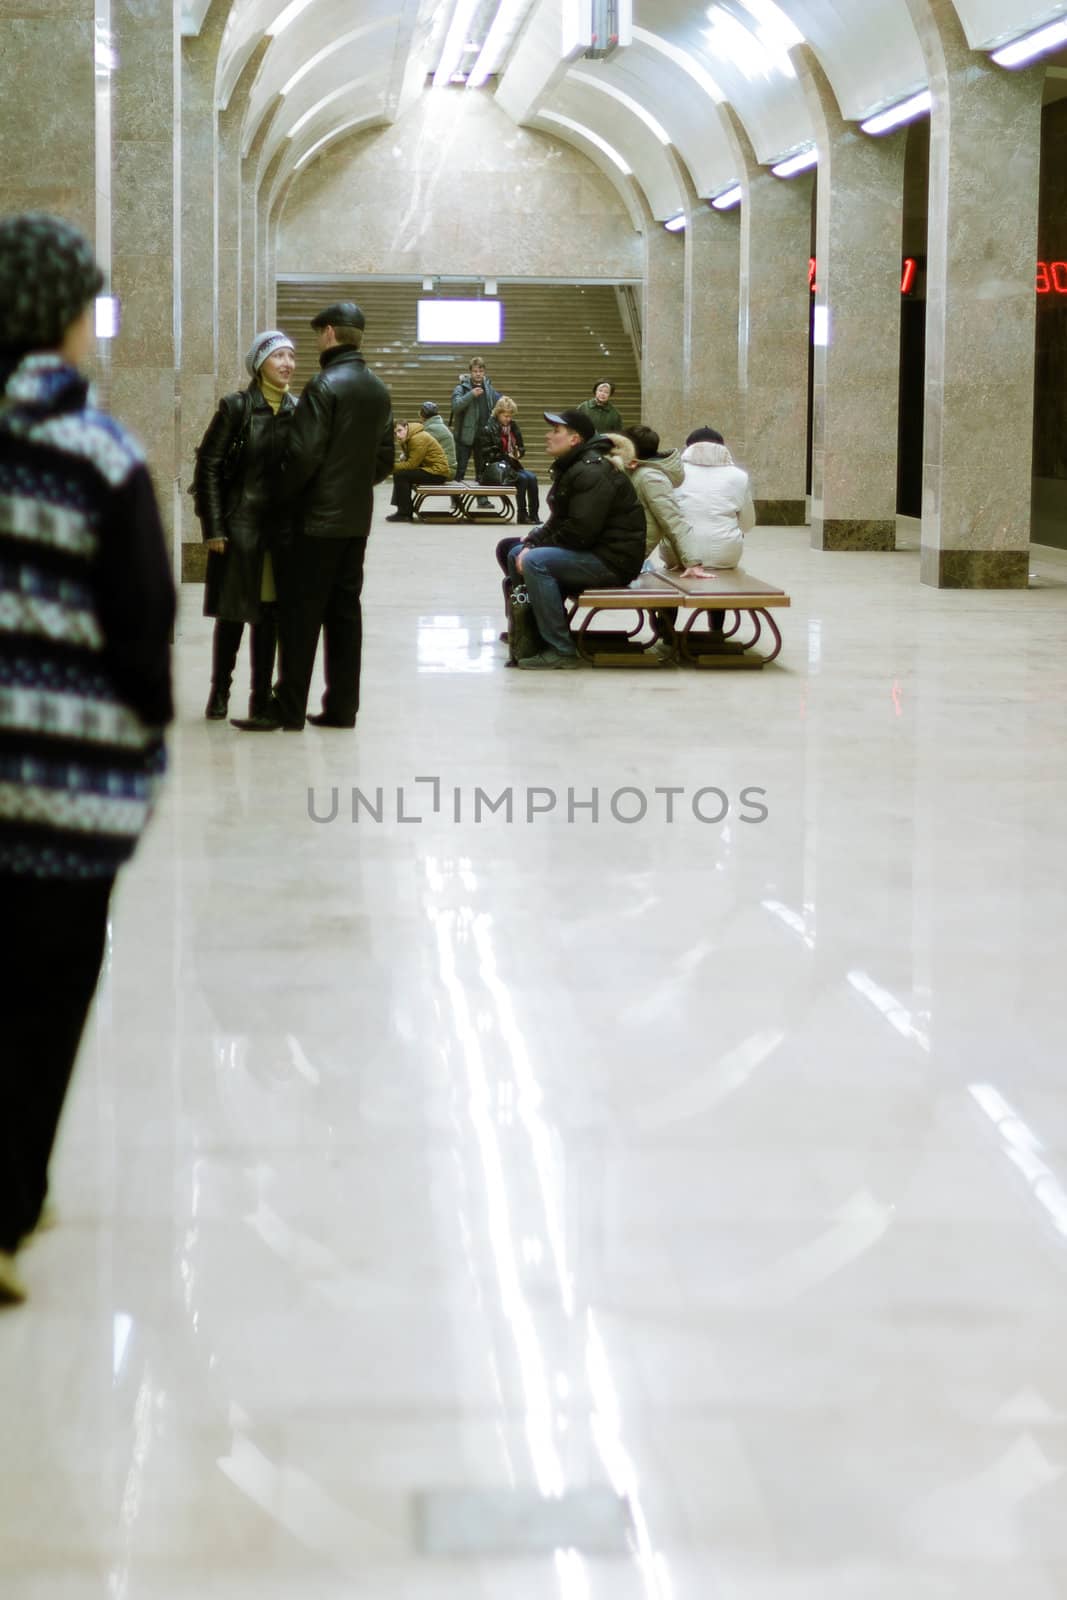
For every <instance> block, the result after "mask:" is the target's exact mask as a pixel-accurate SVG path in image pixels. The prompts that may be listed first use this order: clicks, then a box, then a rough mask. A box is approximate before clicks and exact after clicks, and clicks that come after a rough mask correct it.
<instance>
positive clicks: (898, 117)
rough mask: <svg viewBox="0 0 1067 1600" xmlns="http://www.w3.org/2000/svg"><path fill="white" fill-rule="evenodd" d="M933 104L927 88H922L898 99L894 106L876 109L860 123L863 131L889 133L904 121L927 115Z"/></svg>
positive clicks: (877, 133) (932, 98) (911, 120)
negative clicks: (905, 98) (916, 92)
mask: <svg viewBox="0 0 1067 1600" xmlns="http://www.w3.org/2000/svg"><path fill="white" fill-rule="evenodd" d="M933 106H934V97H933V95H932V94H931V93H930V91H929V89H923V90H922V91H921V92H920V93H919V94H913V95H911V96H910V97H909V98H908V99H907V100H900V101H898V103H897V104H896V105H895V106H887V107H886V109H885V110H884V111H876V112H875V114H874V116H873V117H868V118H867V119H866V121H864V122H861V123H860V127H861V128H862V129H863V131H864V133H870V134H873V135H874V136H875V137H877V136H878V135H879V134H882V133H890V132H891V131H892V130H893V129H894V128H900V127H903V125H904V123H906V122H915V121H916V119H917V118H919V117H925V116H927V115H928V114H929V113H930V112H931V111H932V110H933Z"/></svg>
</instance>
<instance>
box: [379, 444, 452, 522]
mask: <svg viewBox="0 0 1067 1600" xmlns="http://www.w3.org/2000/svg"><path fill="white" fill-rule="evenodd" d="M395 431H396V442H397V444H398V445H399V446H400V450H401V460H399V461H398V462H397V464H396V466H395V467H394V468H393V504H394V506H396V511H395V512H394V513H393V515H392V516H389V517H386V519H385V520H386V522H414V520H415V517H414V514H413V513H412V509H411V491H412V488H413V486H414V485H415V484H416V483H447V482H448V479H449V470H448V462H447V460H446V459H445V453H444V451H443V450H442V449H441V446H440V445H439V444H438V442H437V440H436V439H435V438H434V436H433V434H432V433H427V431H426V429H425V428H424V427H423V425H422V423H421V422H398V423H397V425H396V430H395Z"/></svg>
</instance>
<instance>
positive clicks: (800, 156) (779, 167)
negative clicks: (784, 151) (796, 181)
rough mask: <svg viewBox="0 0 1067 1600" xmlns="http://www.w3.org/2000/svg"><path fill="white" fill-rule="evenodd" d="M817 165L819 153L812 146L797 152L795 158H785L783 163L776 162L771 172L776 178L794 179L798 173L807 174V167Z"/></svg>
mask: <svg viewBox="0 0 1067 1600" xmlns="http://www.w3.org/2000/svg"><path fill="white" fill-rule="evenodd" d="M818 165H819V152H818V150H816V148H815V146H814V145H813V144H812V145H809V146H808V148H807V149H806V150H798V151H797V153H796V155H795V156H787V157H786V158H785V160H784V161H776V162H775V164H774V166H773V167H772V168H771V171H772V172H773V173H774V176H775V177H776V178H795V177H796V175H797V173H798V172H807V170H808V168H809V167H817V166H818Z"/></svg>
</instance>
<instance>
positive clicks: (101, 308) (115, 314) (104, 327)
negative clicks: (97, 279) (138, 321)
mask: <svg viewBox="0 0 1067 1600" xmlns="http://www.w3.org/2000/svg"><path fill="white" fill-rule="evenodd" d="M94 313H95V314H94V319H93V325H94V327H95V329H96V337H97V338H98V339H114V338H115V337H116V335H117V334H118V331H119V302H118V296H117V295H113V294H100V295H97V297H96V301H95V305H94Z"/></svg>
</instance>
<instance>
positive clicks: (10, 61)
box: [0, 0, 96, 239]
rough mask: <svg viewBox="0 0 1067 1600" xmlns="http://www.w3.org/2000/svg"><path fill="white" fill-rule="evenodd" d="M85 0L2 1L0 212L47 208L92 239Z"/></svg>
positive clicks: (90, 25) (89, 44)
mask: <svg viewBox="0 0 1067 1600" xmlns="http://www.w3.org/2000/svg"><path fill="white" fill-rule="evenodd" d="M93 35H94V8H93V4H92V0H4V6H3V10H2V14H0V38H2V41H3V42H2V46H0V150H2V152H3V159H2V161H0V213H7V212H13V211H52V212H55V213H57V214H58V215H60V216H63V217H66V218H67V219H68V220H69V221H70V222H73V223H75V224H76V225H77V226H78V227H79V228H81V229H82V231H83V232H84V233H85V234H86V235H87V236H88V238H90V239H94V238H95V236H96V205H95V199H94V192H95V189H96V177H95V172H94V155H95V140H94V137H93V125H94V117H95V85H94V76H93Z"/></svg>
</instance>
